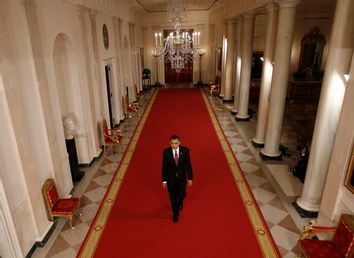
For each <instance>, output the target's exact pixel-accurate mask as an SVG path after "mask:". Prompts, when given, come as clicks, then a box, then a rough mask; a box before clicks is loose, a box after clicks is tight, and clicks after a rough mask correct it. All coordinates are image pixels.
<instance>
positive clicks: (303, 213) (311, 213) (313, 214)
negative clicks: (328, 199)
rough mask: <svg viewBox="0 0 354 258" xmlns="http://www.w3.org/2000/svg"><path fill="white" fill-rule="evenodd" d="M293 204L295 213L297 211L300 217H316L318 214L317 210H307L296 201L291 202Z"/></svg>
mask: <svg viewBox="0 0 354 258" xmlns="http://www.w3.org/2000/svg"><path fill="white" fill-rule="evenodd" d="M293 205H294V207H295V210H296V211H297V213H299V215H300V217H301V218H317V216H318V211H307V210H305V209H303V208H301V207H300V206H299V205H298V204H297V202H293Z"/></svg>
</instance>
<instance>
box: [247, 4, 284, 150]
mask: <svg viewBox="0 0 354 258" xmlns="http://www.w3.org/2000/svg"><path fill="white" fill-rule="evenodd" d="M267 10H268V21H267V31H266V38H265V48H264V54H263V69H262V78H261V89H260V96H259V103H258V113H257V131H256V136H255V137H254V138H253V140H252V144H253V145H254V146H256V147H263V146H264V137H265V132H266V125H267V116H268V108H269V94H270V89H271V86H272V75H273V64H272V62H273V56H274V42H275V36H276V33H277V18H278V13H277V7H276V5H275V4H269V5H268V6H267Z"/></svg>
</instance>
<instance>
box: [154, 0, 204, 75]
mask: <svg viewBox="0 0 354 258" xmlns="http://www.w3.org/2000/svg"><path fill="white" fill-rule="evenodd" d="M167 19H168V21H169V22H171V23H173V26H174V30H175V31H174V32H171V33H170V34H169V35H168V36H167V38H165V39H162V33H161V32H160V33H155V35H154V36H155V49H154V53H155V54H154V56H160V57H161V58H163V59H164V61H165V62H170V63H171V68H172V69H173V70H175V71H176V72H177V73H179V72H181V70H182V69H183V68H184V67H185V64H187V63H188V62H190V61H192V60H197V59H199V57H200V56H201V55H200V35H201V33H200V31H196V32H193V33H191V34H190V33H189V32H181V28H182V23H184V22H186V21H187V3H186V1H184V0H171V1H170V2H169V4H168V7H167ZM203 54H204V53H203Z"/></svg>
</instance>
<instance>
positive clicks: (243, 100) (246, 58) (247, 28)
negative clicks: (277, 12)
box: [236, 12, 255, 121]
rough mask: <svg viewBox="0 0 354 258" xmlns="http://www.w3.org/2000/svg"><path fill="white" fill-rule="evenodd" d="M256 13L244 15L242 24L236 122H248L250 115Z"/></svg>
mask: <svg viewBox="0 0 354 258" xmlns="http://www.w3.org/2000/svg"><path fill="white" fill-rule="evenodd" d="M254 20H255V13H254V12H252V13H248V14H245V15H243V22H242V34H243V35H242V36H243V37H242V40H241V47H242V54H241V58H242V66H241V85H240V103H239V105H238V111H237V115H236V120H238V121H247V120H249V115H248V101H249V93H250V83H251V65H252V49H253V33H254Z"/></svg>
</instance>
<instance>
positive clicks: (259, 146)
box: [251, 139, 264, 148]
mask: <svg viewBox="0 0 354 258" xmlns="http://www.w3.org/2000/svg"><path fill="white" fill-rule="evenodd" d="M251 143H252V145H253V147H255V148H263V147H264V143H261V142H256V140H255V139H252V141H251Z"/></svg>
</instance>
